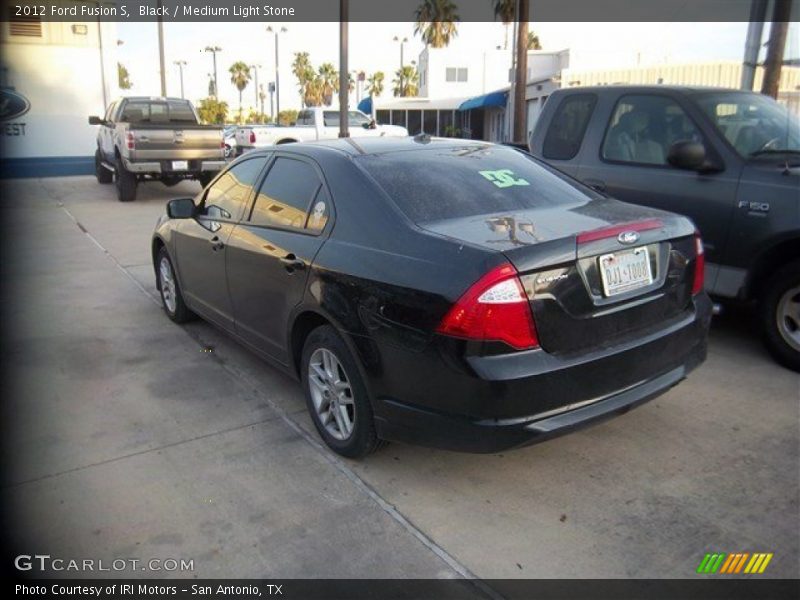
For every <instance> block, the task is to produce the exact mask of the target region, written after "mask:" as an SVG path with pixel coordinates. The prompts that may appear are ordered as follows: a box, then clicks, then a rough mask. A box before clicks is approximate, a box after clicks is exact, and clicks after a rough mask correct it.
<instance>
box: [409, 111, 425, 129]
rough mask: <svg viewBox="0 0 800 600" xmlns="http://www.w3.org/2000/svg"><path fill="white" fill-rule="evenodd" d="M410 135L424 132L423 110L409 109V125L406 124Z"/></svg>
mask: <svg viewBox="0 0 800 600" xmlns="http://www.w3.org/2000/svg"><path fill="white" fill-rule="evenodd" d="M406 129H408V133H409V135H417V134H418V133H421V132H422V111H421V110H409V111H408V125H406Z"/></svg>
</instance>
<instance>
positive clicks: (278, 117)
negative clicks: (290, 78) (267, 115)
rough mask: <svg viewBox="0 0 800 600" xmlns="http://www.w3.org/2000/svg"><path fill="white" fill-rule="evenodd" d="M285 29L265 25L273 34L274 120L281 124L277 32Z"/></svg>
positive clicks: (285, 30)
mask: <svg viewBox="0 0 800 600" xmlns="http://www.w3.org/2000/svg"><path fill="white" fill-rule="evenodd" d="M287 31H288V30H287V29H286V27H281V28H280V29H278V28H277V26H276V28H275V29H273V28H272V25H270V26H269V27H267V33H272V34H274V35H275V109H276V110H275V122H276V123H277V124H278V125H280V124H281V123H280V121H281V84H280V80H279V78H278V34H280V33H286V32H287Z"/></svg>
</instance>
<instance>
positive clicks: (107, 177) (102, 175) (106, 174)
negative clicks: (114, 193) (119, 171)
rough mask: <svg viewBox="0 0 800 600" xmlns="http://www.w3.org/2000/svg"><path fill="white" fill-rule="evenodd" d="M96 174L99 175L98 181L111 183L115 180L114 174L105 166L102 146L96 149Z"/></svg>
mask: <svg viewBox="0 0 800 600" xmlns="http://www.w3.org/2000/svg"><path fill="white" fill-rule="evenodd" d="M94 174H95V176H96V177H97V183H111V182H112V181H114V174H113V173H112V172H111V171H109V170H108V169H106V168H105V167H104V166H103V156H102V155H101V154H100V148H98V149H97V150H95V151H94Z"/></svg>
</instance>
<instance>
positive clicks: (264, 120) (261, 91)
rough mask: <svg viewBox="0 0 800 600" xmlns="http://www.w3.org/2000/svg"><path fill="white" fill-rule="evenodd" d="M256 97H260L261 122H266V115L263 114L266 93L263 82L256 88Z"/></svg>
mask: <svg viewBox="0 0 800 600" xmlns="http://www.w3.org/2000/svg"><path fill="white" fill-rule="evenodd" d="M258 97H259V98H260V99H261V122H262V123H264V122H266V115H265V114H264V99H265V98H266V97H267V95H266V94H265V93H264V84H263V83H262V84H261V86H260V87H259V90H258Z"/></svg>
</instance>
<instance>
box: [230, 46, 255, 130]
mask: <svg viewBox="0 0 800 600" xmlns="http://www.w3.org/2000/svg"><path fill="white" fill-rule="evenodd" d="M228 72H229V73H230V74H231V83H232V84H233V85H234V86H236V89H237V90H239V121H241V120H242V92H243V91H244V89H245V88H246V87H247V84H248V83H250V67H248V66H247V63H245V62H242V61H241V60H238V61H236V62H235V63H233V64H232V65H231V68H230V69H228Z"/></svg>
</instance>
